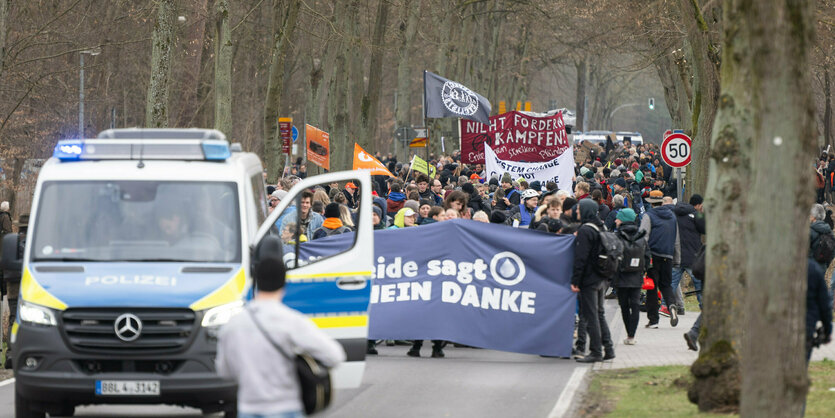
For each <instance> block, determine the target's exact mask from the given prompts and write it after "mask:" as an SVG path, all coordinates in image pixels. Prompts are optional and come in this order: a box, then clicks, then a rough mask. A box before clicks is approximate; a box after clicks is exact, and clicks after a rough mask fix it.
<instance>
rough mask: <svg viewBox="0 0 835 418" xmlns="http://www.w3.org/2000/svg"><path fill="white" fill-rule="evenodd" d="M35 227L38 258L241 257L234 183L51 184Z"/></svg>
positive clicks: (226, 259) (207, 259)
mask: <svg viewBox="0 0 835 418" xmlns="http://www.w3.org/2000/svg"><path fill="white" fill-rule="evenodd" d="M30 232H31V233H32V234H34V235H33V236H34V241H33V242H32V247H31V248H32V249H31V257H32V261H149V262H150V261H185V262H207V263H234V262H240V260H241V234H240V216H239V211H238V193H237V187H236V184H235V183H231V182H229V183H225V182H182V181H181V182H177V181H51V182H46V183H44V184H43V187H42V191H41V195H40V200H39V202H38V212H37V219H36V220H35V224H34V225H31V228H30Z"/></svg>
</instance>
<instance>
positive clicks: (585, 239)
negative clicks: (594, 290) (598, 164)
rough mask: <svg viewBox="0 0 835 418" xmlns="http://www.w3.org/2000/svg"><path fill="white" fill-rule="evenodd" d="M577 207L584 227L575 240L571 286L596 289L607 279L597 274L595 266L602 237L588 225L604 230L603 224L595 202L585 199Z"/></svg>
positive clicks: (578, 231)
mask: <svg viewBox="0 0 835 418" xmlns="http://www.w3.org/2000/svg"><path fill="white" fill-rule="evenodd" d="M577 205H578V206H579V210H580V221H581V222H582V225H581V226H580V229H578V230H577V237H576V238H575V239H574V271H573V273H572V275H571V284H573V285H574V286H577V287H580V288H587V287H594V286H597V285H598V284H600V282H602V281H603V280H605V278H604V277H603V276H601V275H600V273H598V272H597V269H596V268H595V266H594V264H595V263H596V262H597V259H598V256H599V255H600V235H599V232H598V231H596V230H595V229H594V228H592V227H591V226H589V225H588V224H589V223H591V224H594V225H596V226H597V227H598V229H601V230H602V229H603V222H601V221H600V219H599V218H598V217H597V203H595V202H594V201H593V200H591V199H583V200H581V201H580V202H579V203H577ZM575 210H577V208H575Z"/></svg>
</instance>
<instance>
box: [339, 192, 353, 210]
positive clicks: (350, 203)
mask: <svg viewBox="0 0 835 418" xmlns="http://www.w3.org/2000/svg"><path fill="white" fill-rule="evenodd" d="M342 194H344V195H345V199H347V200H348V203H347V204H346V206H348V208H350V209H356V208H357V202H356V199H354V195H353V194H351V192H349V191H348V190H347V189H344V190H342Z"/></svg>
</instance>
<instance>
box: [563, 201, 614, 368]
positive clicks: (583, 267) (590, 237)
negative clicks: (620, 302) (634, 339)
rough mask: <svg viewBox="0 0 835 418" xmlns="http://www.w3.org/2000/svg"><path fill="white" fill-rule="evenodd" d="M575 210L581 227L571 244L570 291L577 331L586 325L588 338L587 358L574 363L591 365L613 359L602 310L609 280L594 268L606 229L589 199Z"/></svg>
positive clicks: (579, 203) (575, 218)
mask: <svg viewBox="0 0 835 418" xmlns="http://www.w3.org/2000/svg"><path fill="white" fill-rule="evenodd" d="M577 206H579V208H575V209H579V210H574V211H573V215H574V220H576V221H579V222H580V224H581V226H580V228H579V229H578V230H577V237H576V239H575V240H574V268H573V272H572V275H571V290H572V291H573V292H575V293H579V300H580V322H581V323H580V325H579V328H578V329H580V330H582V329H584V328H583V322H585V329H586V331H587V332H588V336H589V355H588V356H586V357H584V358H580V359H578V360H577V361H578V362H580V363H594V362H599V361H604V360H610V359H613V358H615V350H614V344H613V343H612V337H611V334H610V333H609V326H608V325H607V323H606V315H605V312H604V310H603V309H602V308H603V306H602V304H603V303H604V302H605V300H604V297H605V295H606V289H607V288H608V279H609V278H608V277H603V276H602V275H601V274H600V273H599V271H598V269H597V266H596V264H597V260H598V259H599V257H600V254H601V249H600V248H601V244H600V243H601V241H600V231H603V230H604V229H605V227H604V226H603V222H602V221H601V220H600V219H599V218H598V217H597V209H598V208H597V203H595V202H594V201H593V200H591V199H582V200H580V201H579V202H578V203H577ZM604 350H605V354H604Z"/></svg>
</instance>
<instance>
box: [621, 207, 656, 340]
mask: <svg viewBox="0 0 835 418" xmlns="http://www.w3.org/2000/svg"><path fill="white" fill-rule="evenodd" d="M636 218H637V214H635V211H634V210H632V209H630V208H625V209H621V210H620V211H619V212H618V215H617V219H615V225H617V228H618V232H617V234H618V237H619V238H620V239H621V240H622V241H624V248H627V247H629V248H635V249H636V250H638V249H642V250H643V251H640V250H638V251H636V252H641V254H640V255H638V256H637V257H630V259H629V260H626V259H624V262H623V264H622V265H621V268H619V269H618V274H617V276H616V277H615V280H614V282H613V283H612V285H613V286H614V287H616V288H617V290H618V291H617V296H618V304H620V311H621V316H622V317H623V325H624V327H625V328H626V340H624V341H623V343H624V344H626V345H634V344H635V331H637V329H638V321H639V320H640V319H641V310H640V307H641V286H642V285H643V284H644V274H645V273H646V269H647V268H648V267H649V263H650V259H651V258H652V257H651V253H650V251H649V245H647V241H646V240H645V239H644V236H645V235H646V231H641V230H639V229H638V224H637V223H635V219H636ZM624 253H625V254H626V251H625V252H624ZM633 255H635V254H633ZM633 258H634V260H633ZM627 266H631V267H627Z"/></svg>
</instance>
